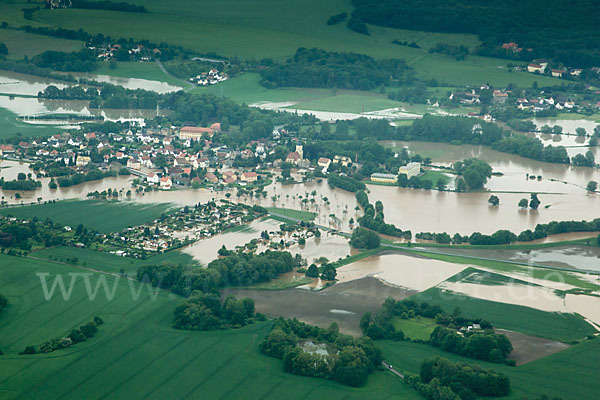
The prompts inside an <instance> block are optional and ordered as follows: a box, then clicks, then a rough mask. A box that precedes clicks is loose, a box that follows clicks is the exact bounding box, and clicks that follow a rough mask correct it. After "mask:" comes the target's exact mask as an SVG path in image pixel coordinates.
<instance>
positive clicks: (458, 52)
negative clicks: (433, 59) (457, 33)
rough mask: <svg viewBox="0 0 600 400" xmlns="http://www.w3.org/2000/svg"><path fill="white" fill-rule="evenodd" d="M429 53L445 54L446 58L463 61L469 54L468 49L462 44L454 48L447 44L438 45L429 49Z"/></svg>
mask: <svg viewBox="0 0 600 400" xmlns="http://www.w3.org/2000/svg"><path fill="white" fill-rule="evenodd" d="M429 52H430V53H440V54H445V55H447V56H452V57H455V58H456V59H457V60H464V59H465V58H467V55H468V54H469V48H468V47H467V46H463V45H462V44H461V45H458V46H455V45H451V44H447V43H438V44H436V45H435V46H434V47H431V48H430V49H429Z"/></svg>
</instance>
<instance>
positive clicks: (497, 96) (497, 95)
mask: <svg viewBox="0 0 600 400" xmlns="http://www.w3.org/2000/svg"><path fill="white" fill-rule="evenodd" d="M492 98H493V101H494V103H497V104H504V103H506V100H507V99H508V93H506V92H503V91H501V90H494V93H493V95H492Z"/></svg>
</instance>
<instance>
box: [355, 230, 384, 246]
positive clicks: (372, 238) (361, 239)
mask: <svg viewBox="0 0 600 400" xmlns="http://www.w3.org/2000/svg"><path fill="white" fill-rule="evenodd" d="M380 244H381V238H380V237H379V235H378V234H376V233H375V232H373V231H371V230H369V229H365V228H356V229H355V230H354V231H353V232H352V238H351V239H350V245H351V246H352V247H354V248H355V249H376V248H378V247H379V246H380Z"/></svg>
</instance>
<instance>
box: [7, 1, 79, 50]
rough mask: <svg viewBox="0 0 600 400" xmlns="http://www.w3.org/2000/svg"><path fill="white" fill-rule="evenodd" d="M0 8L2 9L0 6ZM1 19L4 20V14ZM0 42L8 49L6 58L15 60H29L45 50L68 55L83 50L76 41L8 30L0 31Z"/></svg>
mask: <svg viewBox="0 0 600 400" xmlns="http://www.w3.org/2000/svg"><path fill="white" fill-rule="evenodd" d="M0 8H4V7H2V6H0ZM1 18H2V19H3V20H4V18H5V16H4V14H3V15H2V17H1ZM0 42H2V43H4V44H5V45H6V47H7V48H8V58H10V59H15V60H16V59H22V58H23V57H25V56H27V57H29V58H31V57H33V56H37V55H38V54H41V53H43V52H44V51H47V50H56V51H64V52H67V53H70V52H72V51H79V50H80V49H81V48H83V42H80V41H78V40H67V39H59V38H53V37H49V36H44V35H36V34H33V33H28V32H23V31H17V30H9V29H0Z"/></svg>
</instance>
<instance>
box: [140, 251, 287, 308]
mask: <svg viewBox="0 0 600 400" xmlns="http://www.w3.org/2000/svg"><path fill="white" fill-rule="evenodd" d="M295 266H296V262H295V260H294V257H292V255H291V254H290V253H289V252H287V251H285V252H280V251H271V250H267V251H265V252H264V253H260V254H251V253H236V252H232V253H230V254H228V255H227V256H225V257H223V258H220V259H217V260H213V261H211V262H210V263H209V264H208V265H207V267H206V268H202V269H199V268H191V267H184V266H181V265H170V264H163V265H144V266H141V267H140V268H138V270H137V279H138V280H140V281H142V282H147V283H150V284H151V285H152V286H156V287H161V288H163V289H170V290H171V291H172V292H173V293H176V294H179V295H182V296H185V297H188V296H190V295H191V294H192V293H193V292H195V291H201V292H204V293H211V292H214V291H218V290H219V289H221V288H223V287H226V286H247V285H251V284H254V283H260V282H269V281H270V280H272V279H274V278H277V277H278V276H279V275H281V274H283V273H285V272H290V271H291V270H292V269H293V268H294V267H295Z"/></svg>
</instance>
